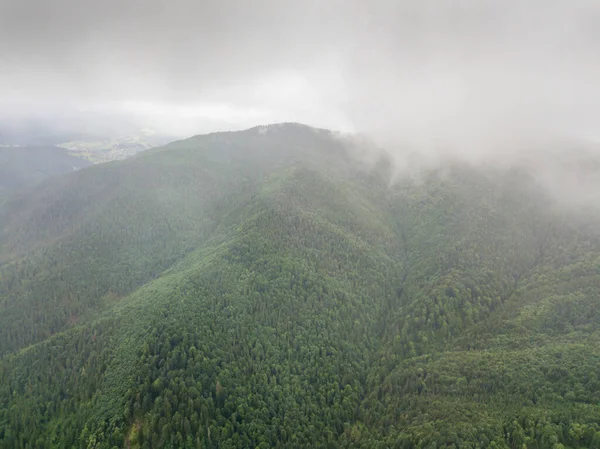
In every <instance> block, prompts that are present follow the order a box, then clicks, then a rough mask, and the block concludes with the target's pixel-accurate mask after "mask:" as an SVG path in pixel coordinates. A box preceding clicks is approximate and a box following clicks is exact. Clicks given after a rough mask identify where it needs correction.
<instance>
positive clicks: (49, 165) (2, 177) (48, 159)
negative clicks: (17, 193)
mask: <svg viewBox="0 0 600 449" xmlns="http://www.w3.org/2000/svg"><path fill="white" fill-rule="evenodd" d="M89 165H91V162H88V161H86V160H84V159H82V158H79V157H76V156H73V155H71V154H70V153H69V152H68V151H67V150H65V149H64V148H58V147H53V146H45V147H2V146H0V195H4V194H6V193H7V192H9V191H12V190H15V189H21V188H24V187H29V186H32V185H35V184H37V183H39V182H41V181H43V180H44V179H46V178H49V177H50V176H56V175H62V174H65V173H70V172H72V171H74V170H78V169H80V168H83V167H87V166H89ZM0 201H1V199H0Z"/></svg>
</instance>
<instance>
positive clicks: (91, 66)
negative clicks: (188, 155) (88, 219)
mask: <svg viewBox="0 0 600 449" xmlns="http://www.w3.org/2000/svg"><path fill="white" fill-rule="evenodd" d="M598 30H600V4H598V3H597V2H594V1H591V0H589V1H588V0H579V1H575V2H568V1H550V2H542V1H540V0H536V1H531V2H527V3H523V2H517V1H508V2H502V1H499V0H484V1H475V0H456V1H452V2H444V3H441V2H436V1H433V0H429V1H418V2H417V1H414V0H411V1H401V2H392V1H382V0H379V1H375V2H372V3H369V4H368V5H367V4H363V3H362V2H358V1H350V2H340V1H339V0H331V1H329V2H327V3H326V4H323V3H322V2H316V1H309V2H303V3H302V4H293V3H291V2H278V1H274V0H262V1H260V2H253V3H252V4H249V3H248V4H245V3H244V4H241V3H238V2H217V1H209V2H202V4H197V3H196V2H192V1H187V0H178V1H174V2H169V3H163V2H160V1H156V0H151V1H146V2H140V1H127V2H117V1H112V0H109V1H108V2H103V3H101V4H97V3H94V2H87V1H84V2H74V1H71V0H60V1H56V2H52V3H48V2H44V1H41V0H25V1H17V0H3V1H2V2H0V61H2V64H1V65H2V67H3V68H2V70H0V86H2V87H0V98H2V100H0V124H2V125H3V126H4V127H5V128H11V127H12V128H14V127H18V126H25V125H26V124H28V123H32V122H36V121H37V122H40V123H45V124H47V125H48V126H50V127H55V128H57V129H71V128H75V129H86V130H87V129H89V130H90V132H98V130H102V129H111V130H114V129H117V128H119V127H121V128H126V129H135V128H136V127H137V128H141V127H148V126H149V127H153V128H154V129H155V130H156V131H157V132H159V133H163V134H168V135H173V136H176V137H184V136H189V135H193V134H199V133H204V132H211V131H218V130H226V129H228V130H235V129H243V128H248V127H251V126H254V125H259V124H266V123H275V122H290V121H292V122H301V123H306V124H308V125H312V126H318V127H324V128H332V129H337V130H342V131H349V132H358V133H364V134H368V135H370V136H372V137H374V138H376V139H377V140H378V141H380V142H383V143H385V144H392V145H393V144H397V143H402V144H405V145H410V146H412V147H414V148H421V149H424V150H428V151H429V150H434V151H435V150H436V149H439V148H444V150H445V151H457V152H460V153H462V154H467V155H471V154H477V153H481V152H483V153H485V152H489V151H496V152H497V151H498V150H500V151H504V149H506V148H509V147H514V146H515V145H518V144H520V143H523V142H524V143H525V144H526V145H539V144H542V145H544V144H546V143H548V142H553V141H555V140H564V139H583V140H592V141H597V140H600V131H598V129H597V125H596V122H597V120H598V117H599V116H600V84H598V83H597V79H600V32H599V31H598Z"/></svg>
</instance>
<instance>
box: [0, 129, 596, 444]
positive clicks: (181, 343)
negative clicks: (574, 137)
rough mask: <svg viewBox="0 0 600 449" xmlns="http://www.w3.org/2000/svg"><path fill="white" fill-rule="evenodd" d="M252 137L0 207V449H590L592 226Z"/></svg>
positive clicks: (464, 168)
mask: <svg viewBox="0 0 600 449" xmlns="http://www.w3.org/2000/svg"><path fill="white" fill-rule="evenodd" d="M259 130H260V128H254V129H251V130H246V131H242V132H239V133H231V134H225V135H223V134H215V135H210V137H207V136H196V137H193V138H191V139H186V140H184V141H180V142H174V143H173V144H170V145H168V146H167V147H166V148H165V149H163V150H150V151H149V152H146V153H142V154H140V155H138V156H135V157H133V158H131V159H128V160H125V161H122V162H115V163H110V164H106V165H100V166H94V167H92V168H90V169H85V170H84V171H81V172H77V173H75V174H73V175H69V176H67V177H64V178H59V179H55V180H49V181H46V182H45V183H44V185H43V187H42V186H40V187H38V188H33V189H31V190H28V191H27V192H26V193H24V194H23V196H21V197H20V199H19V203H20V204H17V203H14V202H13V203H9V204H4V205H2V206H0V232H1V233H2V235H3V238H2V240H3V241H4V242H9V243H8V246H7V244H6V243H5V244H4V245H3V246H2V247H0V256H3V258H2V257H0V260H3V263H2V264H0V281H1V282H0V310H2V314H1V315H0V318H1V319H2V320H3V321H2V322H1V323H0V324H1V325H0V349H2V354H3V355H2V358H1V359H0V375H1V378H2V379H3V380H2V382H0V447H7V448H8V447H28V446H31V445H37V446H39V447H70V446H73V445H75V446H77V445H79V446H81V447H107V448H112V447H134V448H137V447H140V448H142V447H185V448H188V447H189V448H192V447H194V448H195V447H205V448H211V447H230V448H234V447H240V448H241V447H256V448H265V447H291V448H300V447H323V448H329V447H348V448H367V447H369V448H370V447H399V448H409V447H411V448H414V447H419V448H421V447H422V448H426V447H427V448H429V447H440V446H441V447H449V448H450V447H496V448H498V447H502V448H509V447H510V448H512V447H519V448H522V447H523V445H525V447H527V448H531V449H533V448H535V449H538V448H543V447H552V448H553V449H559V448H560V446H561V445H562V446H563V447H566V448H576V447H595V446H594V445H595V444H599V443H600V426H599V425H598V422H600V421H599V419H600V405H599V404H600V396H598V393H597V391H599V390H598V386H599V385H600V384H599V383H598V382H599V381H598V379H597V376H595V375H594V373H595V372H597V370H598V368H599V367H600V366H599V365H598V364H599V363H600V338H599V337H600V327H599V325H598V323H600V320H599V319H598V318H600V317H599V315H598V313H599V309H598V307H597V298H598V297H599V296H598V293H599V292H600V269H599V267H600V264H599V263H598V254H600V235H598V232H597V228H596V227H595V226H594V223H596V222H597V221H596V220H597V217H595V216H594V215H593V214H588V213H587V212H586V211H585V210H581V211H579V212H578V214H580V215H578V216H575V215H574V214H573V213H572V212H569V213H568V214H567V213H565V212H564V209H562V208H561V207H560V203H558V202H557V199H556V198H554V196H553V195H552V194H551V193H548V192H546V191H545V190H544V189H543V188H541V187H540V186H539V184H537V183H536V181H535V178H532V177H529V176H527V173H523V172H521V171H513V172H510V171H509V172H502V171H500V172H498V171H492V172H485V171H482V170H481V168H480V167H475V166H472V165H469V164H463V165H461V164H454V165H452V166H449V167H445V168H444V171H443V173H441V174H440V173H439V172H436V171H435V170H434V169H432V170H429V171H426V172H425V173H424V175H422V176H420V177H419V178H418V179H413V178H410V177H406V178H401V179H399V180H397V181H396V182H390V173H391V172H392V170H391V169H390V167H389V165H387V164H388V163H389V162H390V160H389V159H386V157H385V156H382V159H381V161H383V162H382V163H381V164H368V165H365V164H364V163H363V162H362V160H361V159H360V157H358V158H357V157H356V152H355V148H353V145H354V143H353V142H348V141H347V140H345V139H338V138H337V137H336V136H335V135H331V134H329V133H327V132H324V133H321V132H313V131H312V130H311V128H304V127H302V126H300V127H296V126H295V125H294V126H292V127H291V128H290V126H287V125H286V126H280V127H278V128H277V130H278V132H277V133H268V132H267V133H260V132H259ZM108 186H110V189H109V190H106V188H107V187H108ZM70 192H75V193H73V194H72V195H70V196H69V193H70ZM107 192H108V193H110V194H107ZM48 198H51V199H54V200H53V201H48ZM100 199H103V200H102V201H100ZM84 206H89V210H88V209H86V207H84ZM16 210H25V212H22V214H21V215H19V214H15V211H16ZM40 210H45V211H46V212H44V213H43V214H41V215H37V214H40V212H39V211H40ZM72 214H74V215H72ZM36 217H39V218H36ZM48 220H49V221H48ZM74 222H76V223H78V224H77V225H76V226H72V223H74ZM49 230H50V231H49ZM49 236H54V237H52V238H49ZM36 238H37V239H38V240H37V241H34V240H35V239H36Z"/></svg>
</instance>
